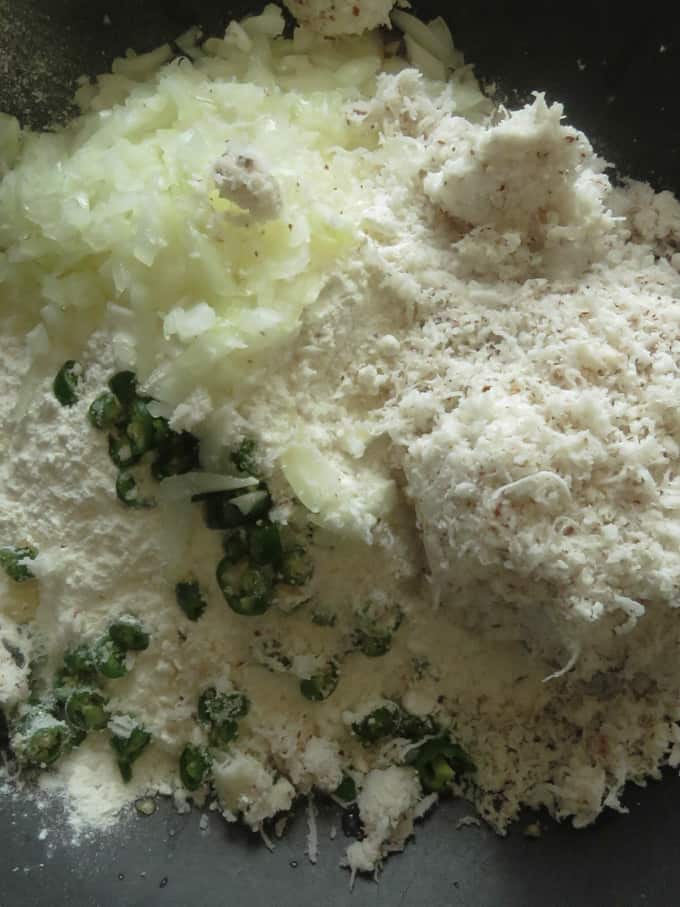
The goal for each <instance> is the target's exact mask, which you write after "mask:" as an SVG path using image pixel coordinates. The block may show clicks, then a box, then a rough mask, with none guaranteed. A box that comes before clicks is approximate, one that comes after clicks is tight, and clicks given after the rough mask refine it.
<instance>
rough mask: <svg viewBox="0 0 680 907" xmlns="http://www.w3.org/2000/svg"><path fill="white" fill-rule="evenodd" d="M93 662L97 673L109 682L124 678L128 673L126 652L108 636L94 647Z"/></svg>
mask: <svg viewBox="0 0 680 907" xmlns="http://www.w3.org/2000/svg"><path fill="white" fill-rule="evenodd" d="M94 661H95V665H96V667H97V671H98V672H99V673H100V674H101V675H102V676H103V677H108V678H109V679H111V680H115V679H116V678H118V677H125V675H126V674H127V672H128V665H127V652H126V651H125V649H123V648H122V647H121V646H120V645H118V643H116V642H114V640H113V639H111V637H110V636H104V637H102V639H100V640H99V642H98V643H97V644H96V645H95V648H94Z"/></svg>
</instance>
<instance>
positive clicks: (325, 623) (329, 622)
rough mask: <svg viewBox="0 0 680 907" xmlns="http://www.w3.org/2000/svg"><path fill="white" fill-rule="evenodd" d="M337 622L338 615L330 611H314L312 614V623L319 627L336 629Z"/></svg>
mask: <svg viewBox="0 0 680 907" xmlns="http://www.w3.org/2000/svg"><path fill="white" fill-rule="evenodd" d="M337 622H338V617H337V615H336V614H333V613H332V612H330V611H314V613H313V614H312V623H313V624H316V625H317V627H334V626H335V625H336V623H337Z"/></svg>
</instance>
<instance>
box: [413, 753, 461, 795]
mask: <svg viewBox="0 0 680 907" xmlns="http://www.w3.org/2000/svg"><path fill="white" fill-rule="evenodd" d="M455 776H456V773H455V771H454V770H453V769H452V768H451V766H450V765H449V763H448V762H447V761H446V759H445V758H444V756H436V757H435V758H434V759H432V761H431V762H428V763H426V764H425V765H424V766H423V767H422V769H421V771H420V780H421V782H422V785H423V787H424V788H425V790H428V791H435V792H437V793H438V792H439V791H442V790H444V788H445V787H448V785H449V784H450V783H451V782H452V781H453V779H454V778H455Z"/></svg>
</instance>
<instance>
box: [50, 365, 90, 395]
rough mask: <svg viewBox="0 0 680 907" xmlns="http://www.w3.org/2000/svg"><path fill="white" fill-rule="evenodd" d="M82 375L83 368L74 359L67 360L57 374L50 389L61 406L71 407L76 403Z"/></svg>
mask: <svg viewBox="0 0 680 907" xmlns="http://www.w3.org/2000/svg"><path fill="white" fill-rule="evenodd" d="M82 374H83V368H82V366H81V365H80V364H79V363H78V362H76V361H75V359H68V360H67V361H66V362H65V363H64V364H63V365H62V367H61V368H60V369H59V371H58V372H57V375H56V377H55V379H54V381H53V383H52V389H53V391H54V396H55V397H56V398H57V400H58V401H59V403H61V405H62V406H73V404H74V403H77V402H78V394H77V390H78V384H79V383H80V379H81V377H82Z"/></svg>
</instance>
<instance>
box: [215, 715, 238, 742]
mask: <svg viewBox="0 0 680 907" xmlns="http://www.w3.org/2000/svg"><path fill="white" fill-rule="evenodd" d="M237 737H238V722H237V721H234V720H233V719H231V718H227V719H226V720H224V721H216V722H215V724H213V725H212V726H211V728H210V734H209V736H208V742H209V743H210V746H214V747H216V748H217V749H222V748H224V747H226V746H227V745H228V744H230V743H232V742H233V741H234V740H236V738H237Z"/></svg>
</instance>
